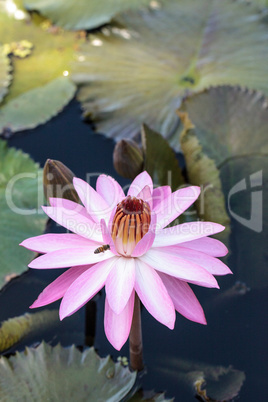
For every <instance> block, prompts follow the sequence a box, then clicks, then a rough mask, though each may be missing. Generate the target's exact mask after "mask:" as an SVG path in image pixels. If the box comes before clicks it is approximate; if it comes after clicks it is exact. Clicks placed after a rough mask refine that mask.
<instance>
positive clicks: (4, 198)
mask: <svg viewBox="0 0 268 402" xmlns="http://www.w3.org/2000/svg"><path fill="white" fill-rule="evenodd" d="M42 203H43V184H42V170H41V169H39V166H38V164H36V163H34V161H33V160H32V159H31V158H30V157H29V155H27V154H24V153H23V152H21V151H17V150H16V149H15V148H8V147H7V145H6V143H5V142H4V141H2V140H0V222H1V225H0V255H1V262H0V287H2V286H3V285H4V284H5V283H6V282H7V281H8V280H9V279H10V278H12V277H13V276H16V275H18V274H21V273H22V272H24V271H25V270H26V268H27V264H28V263H29V261H30V260H31V258H32V257H33V253H32V252H30V251H28V250H26V249H24V248H22V247H20V246H19V243H21V242H22V240H24V239H25V238H27V237H31V236H37V235H40V234H42V232H43V231H44V229H45V223H46V217H45V214H44V213H43V212H42V210H41V208H40V205H42Z"/></svg>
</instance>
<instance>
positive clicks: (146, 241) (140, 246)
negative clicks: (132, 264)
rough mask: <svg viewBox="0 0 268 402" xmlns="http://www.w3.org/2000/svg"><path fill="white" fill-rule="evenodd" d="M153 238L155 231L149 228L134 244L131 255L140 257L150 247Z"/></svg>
mask: <svg viewBox="0 0 268 402" xmlns="http://www.w3.org/2000/svg"><path fill="white" fill-rule="evenodd" d="M154 238H155V233H154V232H153V231H152V230H149V232H148V233H146V235H145V236H143V238H142V239H141V240H140V241H139V242H138V243H137V244H136V246H135V248H134V250H133V251H132V253H131V257H140V256H141V255H143V254H145V253H146V252H147V251H148V250H149V249H150V248H151V247H152V244H153V242H154Z"/></svg>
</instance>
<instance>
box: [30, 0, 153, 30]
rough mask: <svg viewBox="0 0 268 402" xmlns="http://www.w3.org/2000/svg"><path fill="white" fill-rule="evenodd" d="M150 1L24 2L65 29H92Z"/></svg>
mask: <svg viewBox="0 0 268 402" xmlns="http://www.w3.org/2000/svg"><path fill="white" fill-rule="evenodd" d="M150 2H151V1H150V0H131V1H130V2H128V1H125V0H109V1H106V0H90V1H88V0H76V1H73V0H24V6H25V7H26V9H27V10H36V11H39V12H40V13H41V14H43V15H44V16H46V17H47V18H49V19H50V20H51V21H52V22H53V23H54V24H55V25H59V26H61V27H63V28H65V29H74V30H77V29H92V28H97V27H99V26H100V25H103V24H106V23H107V22H109V21H110V20H111V19H112V18H113V17H114V16H115V15H116V14H117V13H119V12H122V11H125V10H128V9H136V8H141V7H142V6H146V5H149V4H150Z"/></svg>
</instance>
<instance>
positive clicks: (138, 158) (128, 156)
mask: <svg viewBox="0 0 268 402" xmlns="http://www.w3.org/2000/svg"><path fill="white" fill-rule="evenodd" d="M113 161H114V168H115V170H116V171H117V173H119V174H120V175H121V176H123V177H126V178H128V179H134V178H135V177H136V176H137V175H138V174H139V173H141V172H142V168H143V155H142V151H141V149H140V148H139V147H138V145H137V144H136V142H134V141H132V140H121V141H119V142H118V143H117V144H116V146H115V148H114V154H113Z"/></svg>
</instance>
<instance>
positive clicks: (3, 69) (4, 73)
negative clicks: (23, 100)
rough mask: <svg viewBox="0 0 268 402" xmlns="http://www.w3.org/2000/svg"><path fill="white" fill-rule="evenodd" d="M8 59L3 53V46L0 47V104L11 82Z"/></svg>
mask: <svg viewBox="0 0 268 402" xmlns="http://www.w3.org/2000/svg"><path fill="white" fill-rule="evenodd" d="M10 70H11V67H10V64H9V58H8V57H7V56H6V55H5V54H4V53H3V46H0V102H2V99H3V98H4V96H5V95H6V94H7V92H8V86H9V84H10V81H11V74H10Z"/></svg>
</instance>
